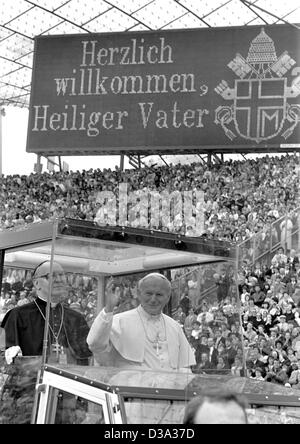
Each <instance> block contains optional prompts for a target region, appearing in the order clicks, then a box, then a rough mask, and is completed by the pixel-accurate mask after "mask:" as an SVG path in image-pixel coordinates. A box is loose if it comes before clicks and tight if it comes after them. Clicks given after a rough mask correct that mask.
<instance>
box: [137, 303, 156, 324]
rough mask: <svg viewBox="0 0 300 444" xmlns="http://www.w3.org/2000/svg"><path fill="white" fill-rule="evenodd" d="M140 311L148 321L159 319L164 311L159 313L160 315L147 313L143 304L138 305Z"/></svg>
mask: <svg viewBox="0 0 300 444" xmlns="http://www.w3.org/2000/svg"><path fill="white" fill-rule="evenodd" d="M138 311H139V313H140V315H141V316H142V317H143V318H144V319H146V320H147V321H159V320H160V319H161V318H162V313H159V314H158V315H151V314H149V313H147V312H146V310H144V308H143V307H142V306H141V305H140V306H139V307H138Z"/></svg>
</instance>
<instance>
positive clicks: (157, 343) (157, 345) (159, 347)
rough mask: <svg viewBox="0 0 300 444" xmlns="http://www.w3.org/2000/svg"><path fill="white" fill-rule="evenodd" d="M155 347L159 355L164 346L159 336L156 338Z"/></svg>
mask: <svg viewBox="0 0 300 444" xmlns="http://www.w3.org/2000/svg"><path fill="white" fill-rule="evenodd" d="M153 348H154V349H156V356H159V352H160V350H162V346H161V345H159V337H157V338H156V343H155V345H154V347H153Z"/></svg>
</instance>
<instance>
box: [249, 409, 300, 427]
mask: <svg viewBox="0 0 300 444" xmlns="http://www.w3.org/2000/svg"><path fill="white" fill-rule="evenodd" d="M247 416H248V421H249V423H250V424H300V412H299V408H293V407H279V406H256V407H255V408H251V409H248V410H247Z"/></svg>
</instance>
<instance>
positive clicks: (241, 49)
mask: <svg viewBox="0 0 300 444" xmlns="http://www.w3.org/2000/svg"><path fill="white" fill-rule="evenodd" d="M299 143H300V31H299V29H297V27H296V26H292V25H272V26H246V27H234V28H203V29H190V30H172V31H151V32H149V31H147V32H127V33H124V32H123V33H105V34H79V35H63V36H41V37H37V38H36V39H35V57H34V67H33V79H32V89H31V103H30V113H29V126H28V140H27V151H28V152H33V153H37V154H47V155H88V154H90V155H95V154H99V155H100V154H120V153H125V154H126V153H131V154H133V153H135V154H138V153H140V154H143V153H144V154H150V153H151V154H152V153H164V152H166V153H167V152H168V153H179V152H186V153H195V152H196V153H197V152H199V153H201V152H204V151H205V150H206V151H207V150H210V149H214V150H216V149H219V150H220V151H223V152H224V151H225V152H226V151H228V152H230V151H248V152H249V151H251V150H266V149H267V150H269V151H272V150H273V151H276V150H278V149H279V148H280V146H283V145H287V146H293V144H299Z"/></svg>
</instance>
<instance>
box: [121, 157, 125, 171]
mask: <svg viewBox="0 0 300 444" xmlns="http://www.w3.org/2000/svg"><path fill="white" fill-rule="evenodd" d="M124 168H125V155H124V154H121V157H120V170H121V171H124Z"/></svg>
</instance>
